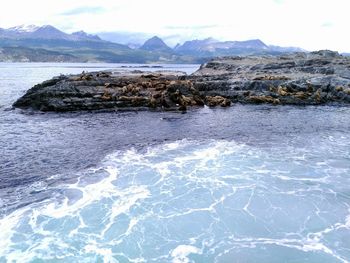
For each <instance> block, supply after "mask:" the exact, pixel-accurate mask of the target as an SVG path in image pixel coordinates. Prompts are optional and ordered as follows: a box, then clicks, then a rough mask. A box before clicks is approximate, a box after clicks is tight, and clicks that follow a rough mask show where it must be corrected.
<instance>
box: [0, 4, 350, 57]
mask: <svg viewBox="0 0 350 263" xmlns="http://www.w3.org/2000/svg"><path fill="white" fill-rule="evenodd" d="M349 10H350V1H349V0H210V1H208V0H207V1H205V0H202V1H194V0H176V1H168V0H147V1H146V0H74V1H72V0H59V1H52V0H31V1H24V0H11V1H3V3H1V9H0V28H9V27H12V26H17V25H21V24H35V25H47V24H50V25H53V26H55V27H57V28H58V29H60V30H62V31H65V32H68V33H71V32H74V31H78V30H84V31H86V32H88V33H101V32H105V33H106V32H107V33H110V32H119V33H123V34H129V35H139V36H142V35H144V36H153V35H158V36H160V37H163V38H164V39H165V42H166V43H167V44H169V45H171V46H173V45H175V44H176V43H177V42H180V43H181V42H184V41H185V40H191V39H204V38H207V37H213V38H215V39H218V40H220V41H221V40H222V41H224V40H248V39H261V40H262V41H264V42H265V43H266V44H270V45H279V46H297V47H301V48H304V49H306V50H310V51H311V50H319V49H331V50H337V51H340V52H350V37H349V36H348V32H349V29H348V28H349V26H350V15H349Z"/></svg>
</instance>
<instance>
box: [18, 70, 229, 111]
mask: <svg viewBox="0 0 350 263" xmlns="http://www.w3.org/2000/svg"><path fill="white" fill-rule="evenodd" d="M204 103H205V98H204V97H203V96H202V95H201V94H200V93H199V92H198V90H197V89H195V88H194V85H193V82H192V81H190V80H187V79H186V77H185V76H184V75H183V74H180V75H179V73H178V72H177V73H171V74H170V73H152V74H150V73H149V74H145V73H140V72H131V73H128V74H122V75H118V74H112V73H110V72H97V73H82V74H80V75H75V76H59V77H56V78H53V79H51V80H48V81H45V82H43V83H41V84H38V85H36V86H34V87H33V88H32V89H30V90H29V91H28V92H27V93H26V94H25V95H24V96H23V97H22V98H20V99H19V100H18V101H16V102H15V104H14V107H18V108H32V109H36V110H40V111H57V112H64V111H78V110H108V109H113V110H115V109H121V110H133V109H138V110H140V109H162V110H180V111H186V110H187V108H188V107H191V106H203V105H204ZM217 104H220V105H222V106H226V105H224V103H223V102H222V101H220V102H219V101H218V102H217ZM226 104H227V103H226ZM215 105H216V103H212V106H215Z"/></svg>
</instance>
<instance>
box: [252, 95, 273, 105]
mask: <svg viewBox="0 0 350 263" xmlns="http://www.w3.org/2000/svg"><path fill="white" fill-rule="evenodd" d="M248 99H249V101H250V102H252V103H257V104H259V103H269V104H280V100H279V99H275V98H273V97H271V96H264V95H263V96H249V97H248Z"/></svg>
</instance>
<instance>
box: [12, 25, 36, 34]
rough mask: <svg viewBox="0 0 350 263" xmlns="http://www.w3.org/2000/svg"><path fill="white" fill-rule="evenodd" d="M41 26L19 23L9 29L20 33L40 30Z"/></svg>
mask: <svg viewBox="0 0 350 263" xmlns="http://www.w3.org/2000/svg"><path fill="white" fill-rule="evenodd" d="M38 29H39V27H38V26H36V25H19V26H15V27H10V28H9V29H8V30H9V31H13V32H18V33H31V32H34V31H36V30H38Z"/></svg>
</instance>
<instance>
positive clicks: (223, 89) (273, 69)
mask: <svg viewBox="0 0 350 263" xmlns="http://www.w3.org/2000/svg"><path fill="white" fill-rule="evenodd" d="M192 79H193V80H195V82H196V85H195V87H196V88H197V89H198V91H199V92H200V93H205V94H207V95H212V96H216V95H218V96H223V97H225V98H229V99H230V100H231V101H232V102H241V103H271V104H296V105H310V104H311V105H316V104H324V103H350V95H349V93H350V92H349V91H350V58H348V57H344V56H341V55H339V54H338V53H337V52H332V51H328V50H322V51H317V52H311V53H294V54H290V55H283V56H278V57H272V56H247V57H239V56H237V57H224V58H218V59H213V60H211V61H210V62H208V63H207V64H204V65H202V66H201V68H200V69H199V70H198V71H197V72H195V73H194V74H193V76H192Z"/></svg>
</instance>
